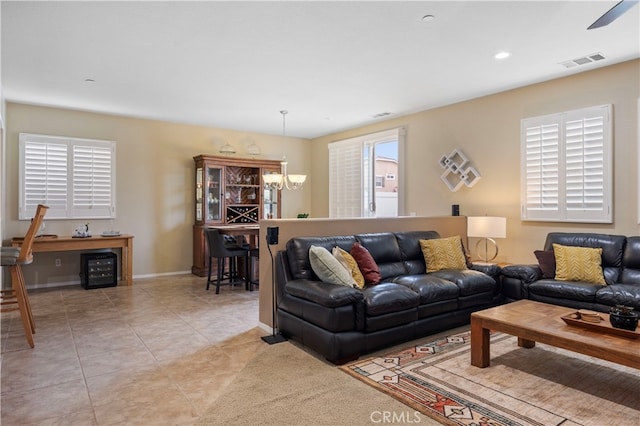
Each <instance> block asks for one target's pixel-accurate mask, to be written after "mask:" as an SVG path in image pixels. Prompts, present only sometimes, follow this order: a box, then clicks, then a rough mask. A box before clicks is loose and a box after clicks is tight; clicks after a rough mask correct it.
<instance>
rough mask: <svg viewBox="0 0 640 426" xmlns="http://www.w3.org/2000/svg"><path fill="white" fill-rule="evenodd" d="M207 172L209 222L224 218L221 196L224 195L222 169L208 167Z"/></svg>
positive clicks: (207, 216) (206, 190)
mask: <svg viewBox="0 0 640 426" xmlns="http://www.w3.org/2000/svg"><path fill="white" fill-rule="evenodd" d="M206 170H207V173H206V189H205V197H206V199H207V201H206V206H207V209H206V212H205V214H206V218H205V220H206V221H207V222H210V221H214V222H215V221H220V220H222V208H221V196H222V180H221V176H222V169H221V168H218V167H207V169H206Z"/></svg>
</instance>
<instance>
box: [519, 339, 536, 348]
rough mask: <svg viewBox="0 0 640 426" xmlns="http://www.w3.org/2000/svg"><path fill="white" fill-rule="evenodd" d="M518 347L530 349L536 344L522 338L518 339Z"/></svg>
mask: <svg viewBox="0 0 640 426" xmlns="http://www.w3.org/2000/svg"><path fill="white" fill-rule="evenodd" d="M518 346H520V347H521V348H527V349H531V348H533V347H535V346H536V342H535V341H533V340H527V339H523V338H522V337H518Z"/></svg>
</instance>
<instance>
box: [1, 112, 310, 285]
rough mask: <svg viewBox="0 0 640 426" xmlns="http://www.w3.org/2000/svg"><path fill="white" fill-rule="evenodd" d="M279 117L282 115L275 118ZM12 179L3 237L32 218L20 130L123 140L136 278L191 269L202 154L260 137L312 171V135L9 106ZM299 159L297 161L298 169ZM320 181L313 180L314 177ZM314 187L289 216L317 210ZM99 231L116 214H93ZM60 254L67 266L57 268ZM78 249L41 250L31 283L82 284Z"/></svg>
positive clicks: (121, 187) (288, 196)
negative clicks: (22, 215)
mask: <svg viewBox="0 0 640 426" xmlns="http://www.w3.org/2000/svg"><path fill="white" fill-rule="evenodd" d="M275 119H277V117H275V118H274V120H275ZM6 124H7V134H6V135H7V137H6V159H5V162H4V166H3V167H4V169H3V172H2V176H3V178H4V179H6V185H5V190H6V193H5V194H3V205H2V217H3V218H4V221H3V222H2V228H3V229H2V235H4V236H5V238H11V237H14V236H22V235H24V233H25V232H26V230H27V228H28V226H29V223H28V222H27V221H18V134H19V133H20V132H28V133H41V134H49V135H60V136H70V137H80V138H93V139H106V140H115V141H117V145H116V193H117V196H116V208H117V219H116V220H115V226H114V227H115V229H117V230H120V231H121V232H124V233H129V234H133V235H135V239H134V248H135V250H134V251H135V256H134V268H133V273H134V276H138V277H140V276H144V275H153V274H163V273H175V272H178V271H190V270H191V265H192V241H191V240H192V237H191V235H192V228H191V227H192V225H193V222H194V212H193V209H194V201H193V197H194V195H193V194H194V182H193V180H194V178H193V175H194V165H193V164H194V163H193V156H195V155H198V154H218V149H219V147H220V146H222V145H223V144H224V141H227V142H229V143H231V144H232V145H233V146H235V147H236V149H237V151H238V154H236V155H237V156H239V157H242V156H245V155H242V153H243V152H244V149H245V147H246V146H247V145H249V144H250V143H251V142H250V141H249V138H253V140H254V141H255V142H256V144H257V145H258V146H259V147H260V148H261V150H262V156H261V157H262V158H268V159H280V158H281V156H282V152H283V149H284V150H286V153H287V158H288V160H289V164H290V168H291V170H292V171H298V170H309V169H310V148H309V141H308V140H305V139H296V138H287V140H286V146H284V147H283V145H284V142H283V141H282V137H281V136H278V135H263V134H249V133H245V132H238V131H233V130H225V129H216V128H208V127H200V126H191V125H184V124H174V123H167V122H160V121H153V120H142V119H134V118H127V117H120V116H113V115H105V114H94V113H89V112H81V111H71V110H65V109H60V108H46V107H38V106H29V105H22V104H16V103H8V104H7V120H6ZM291 165H293V167H291ZM311 180H312V179H311V178H310V181H311ZM310 192H311V191H310V188H309V187H307V188H303V189H302V190H299V191H295V192H290V191H285V192H284V193H283V195H282V201H283V206H284V209H283V210H284V214H283V216H284V217H295V216H296V214H297V213H299V212H305V211H310V199H311V194H310ZM90 222H91V223H90V228H91V230H92V232H93V233H100V232H102V231H104V230H107V229H109V227H110V223H109V221H108V220H91V221H90ZM45 223H46V228H45V232H46V233H47V234H58V235H71V234H72V233H73V230H74V229H75V228H76V227H77V226H78V225H80V224H82V223H83V221H81V220H62V221H60V220H56V221H54V220H49V221H47V220H46V218H45ZM54 257H56V258H61V259H62V267H60V268H56V267H55V266H54ZM79 257H80V256H79V255H78V254H77V253H75V252H68V253H59V254H55V255H53V254H40V255H38V256H37V259H36V261H35V264H34V266H28V267H26V268H25V276H26V281H27V282H28V283H29V286H30V287H33V286H34V285H46V284H47V283H51V282H79V278H78V272H79Z"/></svg>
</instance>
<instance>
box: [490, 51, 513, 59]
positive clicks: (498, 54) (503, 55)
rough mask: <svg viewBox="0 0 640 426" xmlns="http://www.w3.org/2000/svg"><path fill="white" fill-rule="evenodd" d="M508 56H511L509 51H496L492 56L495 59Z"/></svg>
mask: <svg viewBox="0 0 640 426" xmlns="http://www.w3.org/2000/svg"><path fill="white" fill-rule="evenodd" d="M509 56H511V53H509V52H498V53H496V54H495V56H494V58H496V59H506V58H508V57H509Z"/></svg>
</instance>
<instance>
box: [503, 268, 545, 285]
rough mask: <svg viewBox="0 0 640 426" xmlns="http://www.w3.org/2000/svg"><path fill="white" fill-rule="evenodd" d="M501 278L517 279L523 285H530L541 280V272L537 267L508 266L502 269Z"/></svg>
mask: <svg viewBox="0 0 640 426" xmlns="http://www.w3.org/2000/svg"><path fill="white" fill-rule="evenodd" d="M502 276H503V277H509V278H515V279H518V280H520V281H522V283H523V284H531V283H532V282H534V281H538V280H539V279H541V278H542V271H541V270H540V267H539V266H538V265H508V266H505V267H504V268H502Z"/></svg>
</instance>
